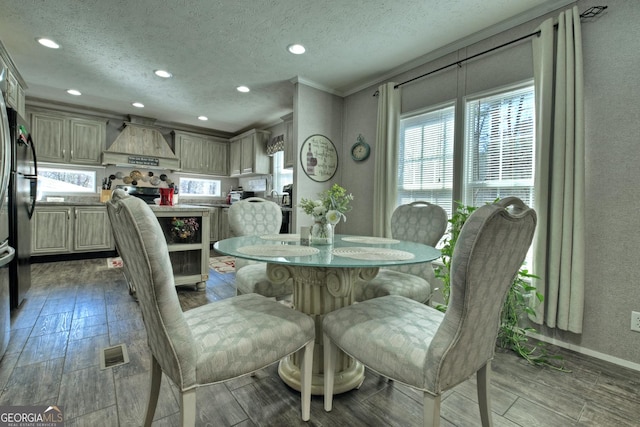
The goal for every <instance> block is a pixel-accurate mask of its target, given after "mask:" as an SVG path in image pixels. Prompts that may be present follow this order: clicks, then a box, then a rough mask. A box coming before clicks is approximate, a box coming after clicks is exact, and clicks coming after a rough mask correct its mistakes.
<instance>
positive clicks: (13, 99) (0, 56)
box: [0, 43, 27, 117]
mask: <svg viewBox="0 0 640 427" xmlns="http://www.w3.org/2000/svg"><path fill="white" fill-rule="evenodd" d="M3 70H4V73H5V75H4V82H2V92H4V94H5V97H4V99H5V101H6V103H7V106H8V107H11V108H13V109H14V110H16V111H17V112H18V114H20V115H21V116H22V117H24V116H25V112H24V91H25V89H26V88H27V85H26V83H25V82H24V80H23V79H22V76H20V73H18V69H17V68H16V66H15V64H14V63H13V60H12V59H11V57H10V56H9V54H8V53H7V51H6V50H5V48H4V45H3V44H2V43H0V73H2V72H3Z"/></svg>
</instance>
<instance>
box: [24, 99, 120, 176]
mask: <svg viewBox="0 0 640 427" xmlns="http://www.w3.org/2000/svg"><path fill="white" fill-rule="evenodd" d="M106 129H107V123H106V120H98V119H93V118H83V117H78V116H75V115H69V114H65V113H59V112H53V111H44V110H42V111H41V110H34V111H32V112H31V132H32V134H33V140H34V142H35V144H36V149H37V153H38V160H40V161H43V162H55V163H73V164H82V165H101V164H102V163H101V157H102V151H103V150H104V149H105V145H106Z"/></svg>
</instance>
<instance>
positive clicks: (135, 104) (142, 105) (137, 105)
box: [131, 102, 144, 108]
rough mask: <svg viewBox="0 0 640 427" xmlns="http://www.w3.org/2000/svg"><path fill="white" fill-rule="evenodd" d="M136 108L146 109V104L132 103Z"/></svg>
mask: <svg viewBox="0 0 640 427" xmlns="http://www.w3.org/2000/svg"><path fill="white" fill-rule="evenodd" d="M131 105H133V106H134V107H136V108H144V104H143V103H142V102H133V103H131Z"/></svg>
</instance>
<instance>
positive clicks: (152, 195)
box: [116, 185, 160, 205]
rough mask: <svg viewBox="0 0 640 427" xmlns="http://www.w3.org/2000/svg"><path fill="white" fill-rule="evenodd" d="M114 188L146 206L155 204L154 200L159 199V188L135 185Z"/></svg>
mask: <svg viewBox="0 0 640 427" xmlns="http://www.w3.org/2000/svg"><path fill="white" fill-rule="evenodd" d="M116 188H119V189H121V190H123V191H124V192H125V193H128V194H130V195H131V196H134V197H138V198H140V199H142V200H143V201H144V202H145V203H146V204H148V205H153V204H155V201H154V199H158V198H160V188H159V187H137V186H135V185H116Z"/></svg>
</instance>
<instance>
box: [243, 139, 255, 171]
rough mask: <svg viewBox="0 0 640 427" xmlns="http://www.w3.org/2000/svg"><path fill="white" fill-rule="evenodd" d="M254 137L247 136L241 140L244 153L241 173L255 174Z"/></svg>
mask: <svg viewBox="0 0 640 427" xmlns="http://www.w3.org/2000/svg"><path fill="white" fill-rule="evenodd" d="M253 140H254V137H253V135H249V136H245V137H244V138H242V140H241V145H242V153H241V158H240V159H241V160H240V173H242V174H245V173H253V172H254V158H255V157H254V146H253V145H254V144H253Z"/></svg>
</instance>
